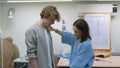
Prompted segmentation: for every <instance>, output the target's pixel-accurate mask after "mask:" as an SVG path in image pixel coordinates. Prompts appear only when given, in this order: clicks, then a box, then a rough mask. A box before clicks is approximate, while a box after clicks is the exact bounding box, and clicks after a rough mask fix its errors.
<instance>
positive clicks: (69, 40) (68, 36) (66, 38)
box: [61, 32, 76, 45]
mask: <svg viewBox="0 0 120 68" xmlns="http://www.w3.org/2000/svg"><path fill="white" fill-rule="evenodd" d="M61 39H62V43H66V44H69V45H73V44H74V42H75V39H76V37H75V35H73V34H72V33H69V32H62V37H61Z"/></svg>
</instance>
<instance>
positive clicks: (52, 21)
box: [46, 17, 55, 27]
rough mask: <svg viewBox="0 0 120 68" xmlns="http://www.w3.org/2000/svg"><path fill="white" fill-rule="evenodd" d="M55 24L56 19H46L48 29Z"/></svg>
mask: <svg viewBox="0 0 120 68" xmlns="http://www.w3.org/2000/svg"><path fill="white" fill-rule="evenodd" d="M54 23H55V17H50V18H49V19H46V25H47V27H49V26H51V25H52V24H54Z"/></svg>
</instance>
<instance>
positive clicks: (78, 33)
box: [73, 26, 82, 39]
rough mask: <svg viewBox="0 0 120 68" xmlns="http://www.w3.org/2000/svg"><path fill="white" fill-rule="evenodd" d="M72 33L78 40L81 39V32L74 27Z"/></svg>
mask: <svg viewBox="0 0 120 68" xmlns="http://www.w3.org/2000/svg"><path fill="white" fill-rule="evenodd" d="M73 31H74V34H75V35H76V37H77V39H80V38H81V35H82V31H81V30H78V29H77V28H76V26H73Z"/></svg>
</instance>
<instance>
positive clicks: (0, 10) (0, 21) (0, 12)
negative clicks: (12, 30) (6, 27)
mask: <svg viewBox="0 0 120 68" xmlns="http://www.w3.org/2000/svg"><path fill="white" fill-rule="evenodd" d="M1 5H2V4H1V3H0V30H1Z"/></svg>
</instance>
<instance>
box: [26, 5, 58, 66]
mask: <svg viewBox="0 0 120 68" xmlns="http://www.w3.org/2000/svg"><path fill="white" fill-rule="evenodd" d="M40 16H41V19H40V20H39V21H38V22H37V23H35V24H34V25H33V26H32V27H31V28H30V29H28V30H27V31H26V34H25V38H26V39H25V42H26V45H27V55H28V58H29V62H30V65H29V68H55V66H54V61H53V44H52V37H51V34H50V32H49V30H48V29H49V27H50V26H51V25H52V24H54V22H55V20H57V21H60V15H59V12H58V11H57V9H56V7H54V6H46V7H45V8H43V10H42V12H41V13H40Z"/></svg>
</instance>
